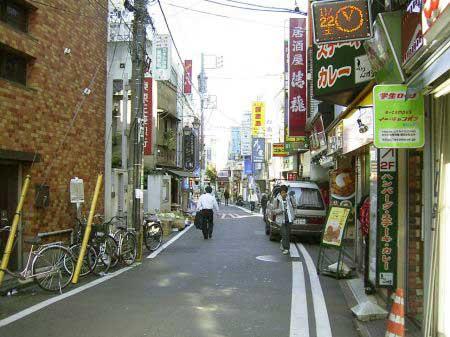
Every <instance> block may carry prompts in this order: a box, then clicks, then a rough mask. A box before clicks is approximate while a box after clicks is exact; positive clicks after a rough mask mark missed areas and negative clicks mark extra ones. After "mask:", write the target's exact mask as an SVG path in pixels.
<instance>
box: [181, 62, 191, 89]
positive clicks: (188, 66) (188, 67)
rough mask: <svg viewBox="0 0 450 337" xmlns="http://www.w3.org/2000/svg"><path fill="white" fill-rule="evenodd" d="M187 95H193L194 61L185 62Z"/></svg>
mask: <svg viewBox="0 0 450 337" xmlns="http://www.w3.org/2000/svg"><path fill="white" fill-rule="evenodd" d="M183 89H184V90H183V92H184V93H185V94H192V60H185V61H184V88H183Z"/></svg>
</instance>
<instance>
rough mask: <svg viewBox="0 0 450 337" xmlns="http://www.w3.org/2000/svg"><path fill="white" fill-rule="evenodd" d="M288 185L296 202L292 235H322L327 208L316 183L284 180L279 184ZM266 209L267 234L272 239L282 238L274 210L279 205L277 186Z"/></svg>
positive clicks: (289, 191) (289, 192)
mask: <svg viewBox="0 0 450 337" xmlns="http://www.w3.org/2000/svg"><path fill="white" fill-rule="evenodd" d="M281 185H286V186H288V194H292V196H293V197H294V199H295V202H296V208H295V219H294V222H293V223H292V226H291V235H304V236H315V237H320V236H321V234H322V231H323V227H324V225H325V221H326V216H327V210H326V207H325V203H324V201H323V197H322V193H320V189H319V187H318V186H317V184H316V183H313V182H310V181H282V182H280V184H279V186H281ZM273 192H275V193H272V195H271V197H270V201H269V203H268V205H267V209H266V221H267V226H266V234H267V235H269V239H270V240H271V241H279V240H280V233H281V232H280V226H279V225H278V224H277V223H276V222H275V215H274V214H273V213H272V210H273V209H274V208H276V207H277V205H276V202H277V201H276V200H275V198H276V196H277V195H278V193H277V187H274V189H273Z"/></svg>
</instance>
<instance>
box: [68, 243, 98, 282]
mask: <svg viewBox="0 0 450 337" xmlns="http://www.w3.org/2000/svg"><path fill="white" fill-rule="evenodd" d="M80 249H81V244H80V243H79V244H75V245H72V246H70V247H69V250H70V252H71V253H72V257H73V263H75V266H76V265H77V261H78V256H79V255H80ZM70 260H71V259H67V258H65V259H64V267H65V268H66V270H67V271H68V270H69V269H70V267H67V265H66V264H67V263H70ZM96 260H97V253H96V252H95V249H94V248H92V247H91V246H87V248H86V254H85V255H84V259H83V264H82V265H81V271H80V276H86V275H88V274H89V273H91V272H92V269H93V268H94V266H95V261H96ZM68 261H69V262H68ZM68 268H69V269H68ZM74 270H75V269H74Z"/></svg>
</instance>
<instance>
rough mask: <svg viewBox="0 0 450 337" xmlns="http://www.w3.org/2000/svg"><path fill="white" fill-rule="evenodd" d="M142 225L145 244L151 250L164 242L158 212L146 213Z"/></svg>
mask: <svg viewBox="0 0 450 337" xmlns="http://www.w3.org/2000/svg"><path fill="white" fill-rule="evenodd" d="M142 227H143V231H144V244H145V246H146V247H147V249H148V250H149V251H155V250H157V249H158V248H159V247H160V246H161V244H162V242H163V228H162V226H161V222H160V221H159V219H158V217H157V216H156V214H153V213H144V222H143V224H142Z"/></svg>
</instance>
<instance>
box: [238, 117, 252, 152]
mask: <svg viewBox="0 0 450 337" xmlns="http://www.w3.org/2000/svg"><path fill="white" fill-rule="evenodd" d="M241 125H242V127H241V155H242V156H251V155H252V131H251V130H252V115H251V114H249V113H246V114H244V115H243V117H242V124H241Z"/></svg>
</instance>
